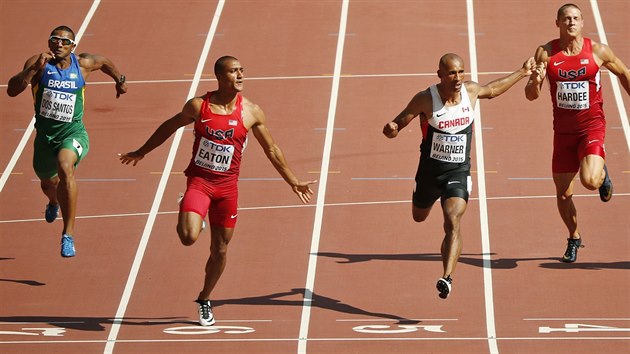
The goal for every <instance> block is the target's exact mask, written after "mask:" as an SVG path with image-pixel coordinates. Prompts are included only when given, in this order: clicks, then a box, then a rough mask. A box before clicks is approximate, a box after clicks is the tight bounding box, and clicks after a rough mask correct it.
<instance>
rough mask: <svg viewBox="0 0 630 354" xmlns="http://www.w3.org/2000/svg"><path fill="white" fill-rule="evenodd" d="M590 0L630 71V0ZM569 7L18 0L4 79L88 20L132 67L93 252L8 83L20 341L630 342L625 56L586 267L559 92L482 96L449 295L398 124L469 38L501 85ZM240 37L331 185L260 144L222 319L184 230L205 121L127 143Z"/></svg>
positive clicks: (85, 218)
mask: <svg viewBox="0 0 630 354" xmlns="http://www.w3.org/2000/svg"><path fill="white" fill-rule="evenodd" d="M577 4H578V5H579V6H580V7H581V8H582V10H583V13H584V16H585V20H586V30H585V32H586V33H587V35H588V36H590V37H593V38H594V39H596V40H599V41H602V42H607V43H608V44H609V45H610V46H611V47H612V48H613V50H614V51H615V53H616V54H617V55H618V56H619V57H620V58H621V59H622V60H623V61H624V62H625V63H626V64H628V65H630V42H629V41H628V38H630V28H629V27H628V22H629V21H630V15H628V14H629V13H630V3H628V2H627V1H621V0H605V1H602V0H600V1H593V2H588V1H578V2H577ZM560 5H561V3H560V2H558V3H553V2H548V1H542V0H540V1H539V0H536V1H534V2H533V3H532V2H530V1H499V0H496V1H493V0H483V1H474V2H473V1H468V2H466V1H463V0H462V1H420V0H418V1H412V0H409V1H402V0H400V1H383V0H380V1H370V0H350V1H339V0H338V1H332V0H330V1H328V0H326V1H319V2H315V1H312V2H307V1H286V0H278V1H245V0H226V1H225V2H224V1H179V2H177V4H175V3H174V2H167V1H156V2H151V1H146V0H134V1H126V2H123V1H113V0H102V1H100V2H98V1H95V2H92V1H87V0H86V1H58V2H55V6H50V4H49V3H48V2H44V1H17V0H0V20H1V21H0V27H1V29H2V31H0V36H1V37H0V38H1V40H2V48H4V51H3V53H4V55H1V56H0V86H1V88H2V90H5V89H6V82H7V81H8V79H9V78H10V77H11V75H13V74H15V72H17V70H19V68H21V67H22V65H23V63H24V61H25V60H26V58H28V57H29V56H30V55H33V54H34V53H36V52H37V51H39V50H43V49H45V45H46V42H45V41H46V36H47V35H48V33H49V32H50V30H51V29H52V28H53V27H55V26H56V25H59V24H62V23H63V24H67V25H69V26H70V27H72V28H74V29H75V31H77V32H78V33H79V34H80V35H81V37H80V43H79V49H78V52H90V53H98V54H103V55H106V56H108V57H109V58H111V59H112V60H113V61H114V62H115V63H116V64H117V66H118V67H119V68H120V69H121V71H122V72H124V73H125V74H126V75H127V77H128V80H129V93H128V94H127V95H125V96H123V97H121V98H120V99H119V100H116V99H115V92H114V88H113V84H112V83H111V82H109V81H108V78H107V77H106V76H105V75H103V74H101V73H94V74H93V75H92V76H91V77H90V78H89V80H88V81H89V85H88V89H87V104H86V105H87V107H86V124H87V127H88V132H89V133H90V137H91V150H90V154H89V156H88V158H87V159H86V160H85V161H83V162H82V163H81V166H80V168H79V170H78V172H77V176H78V178H79V182H78V185H79V193H80V197H79V213H78V214H79V217H80V218H79V220H78V223H77V237H76V242H77V257H75V258H73V259H62V258H61V257H59V254H58V252H59V251H58V248H59V247H58V242H59V237H58V234H59V230H60V228H61V223H60V221H57V222H55V223H54V224H52V225H48V224H47V223H45V222H44V221H43V215H42V214H43V205H44V204H45V199H44V198H43V196H42V195H41V192H40V191H39V187H38V182H37V180H36V177H35V175H34V173H33V172H32V168H31V161H30V158H31V155H32V147H31V144H32V138H33V137H32V136H31V135H29V130H28V129H27V127H28V123H29V120H30V119H31V117H32V105H31V102H32V99H31V97H30V95H29V93H28V92H25V93H23V94H21V95H20V96H18V97H17V98H9V97H8V96H6V95H4V94H3V95H0V113H1V118H0V121H1V122H2V129H1V132H0V134H2V135H1V137H0V139H1V141H2V145H1V146H2V149H1V150H0V168H2V171H4V173H3V175H2V177H3V178H2V180H1V183H0V188H1V192H0V230H1V235H0V252H1V253H0V265H1V267H0V352H2V353H176V352H177V353H184V352H186V353H202V352H203V353H206V352H212V353H502V354H504V353H519V354H520V353H543V354H547V353H548V354H552V353H553V354H559V353H567V354H568V353H571V354H575V353H589V354H590V353H615V354H617V353H619V354H620V353H627V352H630V335H629V333H628V332H629V331H630V302H629V301H628V299H629V298H630V273H629V272H628V269H629V268H630V246H629V241H628V240H629V238H628V236H629V235H630V228H629V227H628V224H627V222H626V218H627V213H628V210H630V198H629V193H630V177H629V176H630V175H629V173H630V132H629V130H628V117H627V111H628V108H630V100H629V98H628V95H627V94H626V93H625V92H624V91H623V89H622V91H621V95H620V96H618V97H616V96H617V95H616V94H615V87H614V84H613V83H612V82H611V80H610V76H609V75H608V74H607V73H604V74H603V75H602V78H603V90H604V96H605V102H606V107H605V109H606V112H607V119H608V131H607V144H606V145H607V151H608V158H607V163H608V166H609V171H610V173H611V175H612V178H613V181H614V183H615V197H614V198H613V200H612V201H611V202H610V203H608V204H606V205H604V204H602V203H601V202H600V201H599V199H598V198H597V196H596V195H595V194H594V193H591V192H588V191H586V190H585V189H584V188H582V187H580V186H578V187H577V188H576V197H575V199H576V204H577V206H578V212H579V218H580V224H581V230H582V233H583V236H584V239H585V241H584V243H585V244H586V247H585V248H583V249H582V250H581V251H580V257H579V261H578V262H576V263H575V264H564V263H561V262H560V261H559V257H560V256H561V254H562V252H563V250H564V246H565V242H566V241H565V240H564V235H565V233H566V232H565V230H564V226H563V225H562V224H561V222H560V218H559V217H558V215H557V211H556V209H555V201H554V196H553V195H554V190H553V183H552V182H551V179H550V171H549V165H550V154H551V106H550V102H549V97H548V95H546V96H541V98H540V99H539V100H538V101H535V102H528V101H527V100H525V98H524V94H523V87H524V82H520V83H518V84H517V85H516V86H515V87H514V88H513V89H512V90H511V91H509V92H507V93H506V94H504V95H503V96H502V97H500V98H497V99H495V100H492V101H481V102H480V115H481V120H480V121H479V122H478V123H477V124H476V135H475V151H474V154H473V163H474V164H475V165H474V168H473V170H474V176H473V177H474V181H475V191H474V192H473V196H472V197H473V198H472V200H471V202H470V204H469V207H468V210H467V213H466V216H465V217H464V221H463V230H464V239H465V245H464V250H463V254H462V257H461V259H460V263H459V266H458V268H457V272H456V275H455V283H454V288H453V294H452V296H451V297H449V299H448V300H446V301H444V300H441V299H439V298H438V297H437V296H436V295H437V294H436V291H435V289H434V284H435V281H436V279H437V277H438V276H439V275H440V274H441V260H440V258H439V253H438V252H439V244H440V242H441V234H442V231H441V215H440V212H439V208H437V207H436V208H435V210H434V213H433V214H432V215H431V216H430V218H429V220H428V221H427V222H426V223H423V224H415V223H414V222H413V221H412V220H411V216H410V210H409V209H410V205H409V198H410V195H411V190H412V188H413V175H414V173H415V169H416V164H417V159H418V148H417V147H418V143H419V139H420V132H419V129H418V128H417V126H414V125H412V126H410V127H408V129H406V130H405V131H404V132H403V134H401V135H400V136H399V137H398V138H397V139H394V140H388V139H386V138H384V137H383V136H382V134H381V133H380V131H381V128H382V126H383V124H384V123H385V122H386V121H388V120H390V119H392V118H393V117H394V116H395V115H396V114H397V113H398V112H399V111H400V109H401V108H402V107H403V106H404V105H405V104H406V103H407V102H408V100H409V99H410V98H411V96H412V95H413V94H414V93H415V92H417V91H418V90H421V89H424V88H425V87H427V86H428V85H430V84H432V83H435V82H436V80H437V78H436V75H435V70H436V69H437V60H438V58H439V57H440V56H441V55H442V54H443V53H445V52H456V53H458V54H460V55H461V56H462V57H463V58H464V59H465V61H466V64H467V68H468V69H469V70H470V76H469V77H470V78H471V79H474V80H476V81H479V82H481V83H486V82H489V81H491V80H493V79H495V78H497V77H499V76H500V75H504V74H505V73H507V72H511V71H513V70H515V69H516V68H518V67H519V66H520V65H521V64H522V62H523V61H524V60H525V59H526V58H527V57H529V56H531V55H532V54H533V53H534V50H535V48H536V46H537V45H539V44H541V43H543V42H545V41H547V40H549V39H551V38H553V37H555V36H556V35H557V31H556V28H555V26H554V17H555V11H556V10H557V8H558V6H560ZM594 8H598V9H599V14H597V13H596V12H595V10H594ZM26 19H28V20H27V21H28V22H27V25H26V26H25V25H24V22H25V20H26ZM597 21H601V24H602V26H603V27H599V28H598V26H597V25H596V24H597ZM80 29H81V30H80ZM602 36H605V37H606V38H605V39H603V38H602ZM224 54H231V55H235V56H236V57H238V58H239V59H240V60H241V62H242V63H243V65H244V66H245V67H246V79H247V82H246V89H245V94H246V95H247V96H248V97H249V98H251V99H252V100H253V101H254V102H256V103H258V104H259V105H260V106H261V107H262V108H263V109H264V110H265V112H266V114H267V116H268V119H269V122H268V125H269V127H270V129H271V131H272V133H273V135H274V137H275V139H276V140H277V141H278V142H279V143H280V145H281V146H282V148H283V150H284V151H285V153H286V155H287V158H288V160H289V162H290V164H291V166H292V168H293V169H294V170H295V172H296V173H297V174H298V175H299V176H300V177H301V178H303V179H318V180H319V183H318V185H317V187H316V198H315V201H314V202H312V203H311V204H310V205H308V206H302V205H298V200H297V198H296V197H295V196H294V195H293V194H292V193H291V191H290V189H289V188H288V187H287V186H286V184H285V183H284V182H283V181H281V180H280V179H279V178H278V177H279V176H278V175H277V174H276V172H275V171H274V170H273V168H272V167H271V165H270V164H269V162H268V161H267V160H266V158H265V157H264V154H263V153H262V151H261V149H260V148H259V147H258V146H257V144H255V143H252V144H251V146H250V148H249V149H247V151H246V154H245V161H244V165H243V169H242V175H241V182H240V189H241V194H240V211H239V214H240V218H239V224H238V228H237V232H236V235H235V238H234V240H233V242H232V243H231V245H230V260H229V262H228V267H227V270H226V272H225V273H224V276H223V278H222V279H221V281H220V283H219V285H218V287H217V289H216V290H215V293H214V294H213V299H212V300H213V305H214V308H215V314H216V317H217V319H218V321H217V325H216V326H215V327H213V328H205V329H204V328H202V327H199V326H196V322H195V321H196V319H195V311H196V309H195V307H194V306H193V305H194V304H193V303H192V300H193V299H194V298H195V296H196V295H197V292H198V290H199V286H200V282H201V280H202V276H203V265H204V263H205V260H206V257H207V249H208V244H209V237H208V235H206V236H204V237H202V238H201V239H200V241H199V242H198V243H197V244H196V245H195V246H193V247H183V246H181V245H180V244H179V241H178V240H177V237H176V236H175V230H174V228H175V223H176V210H177V206H176V203H175V200H176V198H177V195H178V193H179V192H181V191H182V190H183V188H184V177H183V176H182V175H181V171H182V170H183V169H184V168H185V166H186V164H187V162H188V159H189V154H190V151H189V149H190V146H191V143H192V134H191V132H190V130H184V131H182V132H181V133H182V134H181V140H180V136H178V137H177V138H176V139H172V140H170V141H169V142H167V143H166V144H165V145H164V146H162V147H161V148H159V149H157V150H156V151H154V152H153V153H152V154H151V155H149V156H148V157H147V158H145V159H144V160H143V161H142V162H141V164H140V165H138V166H136V167H135V168H132V167H129V166H122V165H120V164H119V162H118V159H117V157H116V153H118V152H124V151H128V150H131V149H134V148H136V147H137V146H139V145H140V144H141V143H142V142H143V141H144V140H145V139H146V138H147V137H148V135H149V134H150V133H151V132H152V131H153V130H154V129H155V128H156V127H157V125H158V124H159V123H160V122H162V121H163V120H164V119H166V118H168V117H169V116H170V115H171V114H174V113H175V112H177V111H178V110H179V109H180V108H181V106H182V105H183V104H184V102H185V101H186V99H187V98H189V97H191V96H193V95H199V94H202V93H203V92H205V91H207V90H211V89H213V88H214V87H215V86H216V83H215V82H214V81H213V80H212V75H211V73H212V64H213V62H214V60H216V58H217V57H219V56H221V55H224ZM617 98H618V99H619V100H617ZM22 139H24V142H25V144H24V148H23V151H22V149H21V147H20V146H21V144H20V141H21V140H22ZM172 141H174V146H171V142H172ZM16 151H17V152H16ZM2 171H0V172H2Z"/></svg>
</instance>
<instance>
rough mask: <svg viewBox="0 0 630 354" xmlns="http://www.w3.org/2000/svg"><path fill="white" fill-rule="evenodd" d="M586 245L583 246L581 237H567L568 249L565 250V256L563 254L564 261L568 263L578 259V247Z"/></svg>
mask: <svg viewBox="0 0 630 354" xmlns="http://www.w3.org/2000/svg"><path fill="white" fill-rule="evenodd" d="M580 247H584V246H582V239H581V238H568V239H567V250H566V251H565V252H564V256H562V261H563V262H566V263H573V262H575V260H576V259H577V252H578V248H580Z"/></svg>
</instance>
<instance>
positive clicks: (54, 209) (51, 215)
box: [45, 204, 59, 223]
mask: <svg viewBox="0 0 630 354" xmlns="http://www.w3.org/2000/svg"><path fill="white" fill-rule="evenodd" d="M45 215H46V221H47V222H49V223H51V222H53V221H55V219H57V216H59V204H57V205H52V204H46V212H45Z"/></svg>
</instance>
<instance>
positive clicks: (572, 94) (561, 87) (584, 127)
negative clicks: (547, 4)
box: [525, 4, 630, 262]
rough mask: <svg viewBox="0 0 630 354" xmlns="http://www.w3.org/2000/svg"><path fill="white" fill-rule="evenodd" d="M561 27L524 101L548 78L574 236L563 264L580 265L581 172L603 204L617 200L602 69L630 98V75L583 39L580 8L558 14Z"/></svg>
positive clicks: (606, 51) (557, 164)
mask: <svg viewBox="0 0 630 354" xmlns="http://www.w3.org/2000/svg"><path fill="white" fill-rule="evenodd" d="M556 26H558V29H559V32H560V38H558V39H555V40H552V41H550V42H549V43H547V44H544V45H542V46H540V47H538V49H537V50H536V55H535V58H536V64H537V65H536V70H535V72H534V73H532V75H531V77H530V80H529V82H528V83H527V86H526V87H525V96H526V97H527V99H529V100H530V101H531V100H535V99H537V98H538V97H539V95H540V91H541V88H542V83H543V81H544V78H545V76H546V77H548V78H549V86H550V92H551V100H552V103H553V127H554V144H553V158H552V172H553V181H554V184H555V186H556V196H557V205H558V211H559V212H560V216H561V217H562V220H563V221H564V224H565V225H566V226H567V229H568V231H569V237H568V239H567V242H568V243H567V249H566V251H565V254H564V256H563V258H562V261H564V262H575V260H576V259H577V251H578V249H579V248H580V246H581V242H582V241H581V237H580V233H579V231H578V226H577V213H576V210H575V205H574V204H573V200H572V196H573V180H574V178H575V176H576V174H577V173H578V171H579V173H580V181H581V182H582V185H584V187H586V188H588V189H590V190H595V189H599V195H600V198H601V200H602V201H604V202H607V201H609V200H610V198H612V182H611V180H610V177H609V175H608V169H607V168H606V165H605V158H606V154H605V151H604V138H605V133H606V119H605V117H604V111H603V108H602V105H603V101H602V94H601V87H600V72H599V68H600V67H601V66H602V65H603V66H604V67H605V68H607V69H608V70H610V72H611V73H613V74H615V75H616V76H617V77H618V78H619V80H620V82H621V85H622V86H623V87H624V89H625V90H626V92H627V93H628V94H630V72H629V71H628V68H627V67H626V66H625V65H624V63H623V62H622V61H621V60H620V59H619V58H617V57H616V56H615V54H614V53H613V51H612V50H611V49H610V48H609V47H608V46H606V45H605V44H601V43H597V42H594V41H592V40H590V39H588V38H584V37H583V36H582V29H583V27H584V20H583V18H582V12H581V10H580V9H579V8H578V7H577V6H576V5H574V4H565V5H563V6H561V7H560V9H558V13H557V18H556Z"/></svg>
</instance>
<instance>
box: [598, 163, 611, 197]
mask: <svg viewBox="0 0 630 354" xmlns="http://www.w3.org/2000/svg"><path fill="white" fill-rule="evenodd" d="M604 172H605V173H606V177H604V183H602V185H601V186H599V199H601V200H602V202H607V201H609V200H610V199H611V198H612V193H613V185H612V181H611V180H610V175H609V174H608V168H606V165H604Z"/></svg>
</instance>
